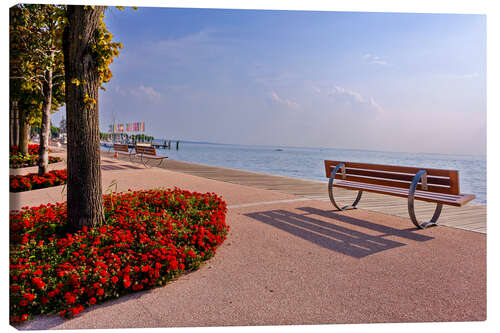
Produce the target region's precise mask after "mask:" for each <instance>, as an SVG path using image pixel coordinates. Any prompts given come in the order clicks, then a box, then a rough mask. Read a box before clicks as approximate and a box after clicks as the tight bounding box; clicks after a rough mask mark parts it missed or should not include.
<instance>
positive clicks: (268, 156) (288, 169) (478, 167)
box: [154, 140, 486, 203]
mask: <svg viewBox="0 0 500 333" xmlns="http://www.w3.org/2000/svg"><path fill="white" fill-rule="evenodd" d="M154 142H155V143H163V140H154ZM172 148H173V149H170V150H169V149H158V150H157V152H158V154H160V155H166V156H168V157H169V158H170V159H174V160H178V161H184V162H193V163H199V164H206V165H213V166H220V167H226V168H233V169H240V170H247V171H255V172H263V173H268V174H275V175H280V176H288V177H295V178H302V179H311V180H319V181H324V182H327V181H328V179H327V178H326V177H325V169H324V164H323V161H324V160H344V161H351V162H364V163H379V164H391V165H404V166H415V167H419V166H421V167H427V168H437V169H453V170H458V171H459V176H460V191H461V192H462V193H472V194H475V195H476V199H475V200H474V201H476V202H481V203H486V156H467V155H445V154H424V153H395V152H381V151H369V150H348V149H334V148H303V147H277V146H276V147H271V146H245V145H226V144H211V143H189V142H181V143H180V145H179V150H175V142H174V141H173V142H172ZM167 163H168V162H167Z"/></svg>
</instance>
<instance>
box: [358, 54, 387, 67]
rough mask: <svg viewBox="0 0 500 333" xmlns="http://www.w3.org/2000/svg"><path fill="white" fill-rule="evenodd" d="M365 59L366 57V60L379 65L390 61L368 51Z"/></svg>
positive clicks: (364, 57)
mask: <svg viewBox="0 0 500 333" xmlns="http://www.w3.org/2000/svg"><path fill="white" fill-rule="evenodd" d="M363 59H365V61H366V62H368V63H369V64H377V65H388V62H387V61H386V60H383V59H382V58H381V57H379V56H376V55H373V54H370V53H366V54H365V55H364V56H363Z"/></svg>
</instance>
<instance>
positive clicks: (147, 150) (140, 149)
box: [135, 146, 156, 156]
mask: <svg viewBox="0 0 500 333" xmlns="http://www.w3.org/2000/svg"><path fill="white" fill-rule="evenodd" d="M135 152H136V153H137V154H143V155H152V156H156V149H155V147H152V146H135Z"/></svg>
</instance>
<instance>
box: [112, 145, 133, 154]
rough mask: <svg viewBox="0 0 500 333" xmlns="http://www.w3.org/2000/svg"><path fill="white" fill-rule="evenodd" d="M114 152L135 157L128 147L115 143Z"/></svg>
mask: <svg viewBox="0 0 500 333" xmlns="http://www.w3.org/2000/svg"><path fill="white" fill-rule="evenodd" d="M113 150H114V151H115V152H117V153H119V154H126V155H135V153H132V152H130V151H129V150H128V145H123V144H119V143H114V144H113Z"/></svg>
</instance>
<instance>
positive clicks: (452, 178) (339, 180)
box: [325, 160, 476, 229]
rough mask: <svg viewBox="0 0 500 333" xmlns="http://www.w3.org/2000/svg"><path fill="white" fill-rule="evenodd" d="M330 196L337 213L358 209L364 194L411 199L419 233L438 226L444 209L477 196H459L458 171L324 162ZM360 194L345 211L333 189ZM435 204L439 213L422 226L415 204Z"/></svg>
mask: <svg viewBox="0 0 500 333" xmlns="http://www.w3.org/2000/svg"><path fill="white" fill-rule="evenodd" d="M325 171H326V177H327V178H329V179H330V181H329V182H328V195H329V196H330V201H331V202H332V204H333V206H335V208H337V209H338V210H346V209H353V208H356V205H357V204H358V203H359V201H360V200H361V194H362V193H363V191H366V192H374V193H380V194H386V195H392V196H398V197H408V213H409V215H410V219H411V221H412V222H413V224H415V226H417V227H418V228H420V229H423V228H426V227H429V226H434V225H437V220H438V218H439V215H440V214H441V209H442V207H443V205H451V206H458V207H460V206H463V205H465V204H466V203H468V202H469V201H471V200H472V199H474V198H475V197H476V196H475V195H473V194H460V189H459V182H458V171H456V170H443V169H427V168H414V167H405V166H394V165H381V164H368V163H356V162H343V161H328V160H325ZM334 186H336V187H341V188H345V189H348V190H357V191H358V196H357V197H356V199H355V200H354V202H353V203H352V204H351V205H348V206H344V207H342V208H340V207H339V205H338V204H337V203H336V202H335V199H334V197H333V187H334ZM415 200H422V201H427V202H435V203H436V210H435V211H434V215H433V216H432V218H431V220H430V221H429V222H423V223H420V222H419V221H418V220H417V218H416V216H415V209H414V201H415Z"/></svg>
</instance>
